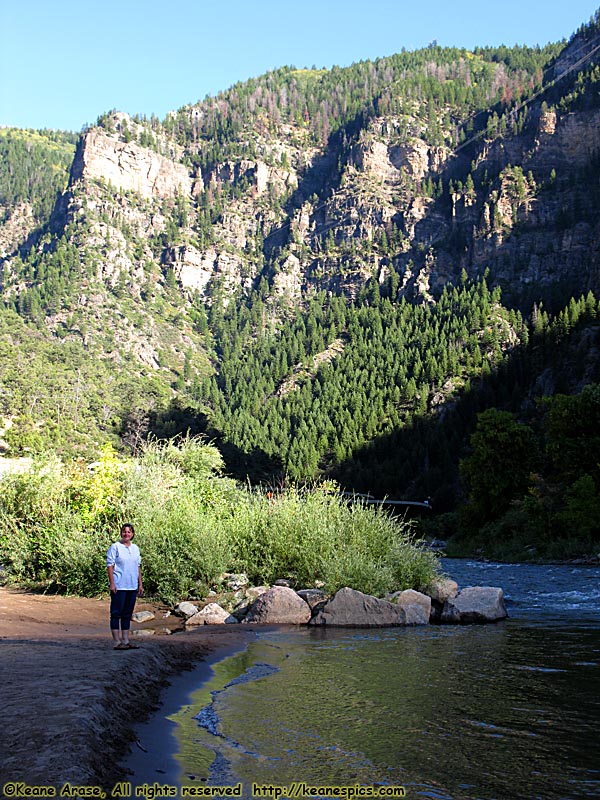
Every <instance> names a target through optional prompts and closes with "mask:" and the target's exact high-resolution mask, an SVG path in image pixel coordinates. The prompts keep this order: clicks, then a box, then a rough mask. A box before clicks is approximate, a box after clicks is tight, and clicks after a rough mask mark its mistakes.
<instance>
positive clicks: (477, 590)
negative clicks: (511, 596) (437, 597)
mask: <svg viewBox="0 0 600 800" xmlns="http://www.w3.org/2000/svg"><path fill="white" fill-rule="evenodd" d="M507 616H508V614H507V612H506V605H505V603H504V592H503V591H502V589H500V588H499V587H497V586H469V587H467V588H465V589H463V590H462V591H460V592H459V593H458V594H457V595H456V597H453V598H452V599H449V600H446V602H445V603H444V608H443V610H442V615H441V621H442V622H444V623H461V624H464V623H469V622H496V621H498V620H501V619H505V618H506V617H507Z"/></svg>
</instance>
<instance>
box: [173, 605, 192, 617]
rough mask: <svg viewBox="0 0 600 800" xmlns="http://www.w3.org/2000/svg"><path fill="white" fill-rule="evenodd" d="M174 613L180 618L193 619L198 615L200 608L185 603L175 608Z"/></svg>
mask: <svg viewBox="0 0 600 800" xmlns="http://www.w3.org/2000/svg"><path fill="white" fill-rule="evenodd" d="M173 613H174V614H177V616H178V617H186V618H187V617H193V616H194V614H197V613H198V606H195V605H194V604H193V603H188V602H187V601H184V602H183V603H178V604H177V605H176V606H175V609H174V611H173Z"/></svg>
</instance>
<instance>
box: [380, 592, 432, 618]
mask: <svg viewBox="0 0 600 800" xmlns="http://www.w3.org/2000/svg"><path fill="white" fill-rule="evenodd" d="M389 600H390V601H391V602H392V603H395V604H396V605H399V606H401V607H402V608H403V609H404V610H405V612H406V624H407V625H428V624H429V618H430V616H431V597H428V596H427V595H426V594H422V593H421V592H417V591H415V590H414V589H405V590H404V591H403V592H394V594H393V595H390V597H389Z"/></svg>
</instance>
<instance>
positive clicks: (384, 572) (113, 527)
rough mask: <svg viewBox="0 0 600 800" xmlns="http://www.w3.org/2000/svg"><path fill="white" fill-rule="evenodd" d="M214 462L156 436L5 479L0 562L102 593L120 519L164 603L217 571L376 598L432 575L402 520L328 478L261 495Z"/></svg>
mask: <svg viewBox="0 0 600 800" xmlns="http://www.w3.org/2000/svg"><path fill="white" fill-rule="evenodd" d="M221 467H222V462H221V460H220V455H219V454H218V451H216V449H215V448H214V447H212V446H211V445H209V444H206V442H204V441H202V440H200V439H184V440H181V441H180V442H179V443H178V445H177V446H174V445H173V443H169V444H166V445H162V444H159V443H156V442H155V443H153V444H151V445H150V446H149V447H148V448H147V449H146V451H145V452H144V453H143V454H142V455H141V457H140V458H138V459H135V460H129V461H119V460H118V459H116V457H115V454H114V453H113V452H112V451H109V450H105V451H103V454H102V457H101V459H100V460H99V461H98V462H97V463H96V464H95V465H94V469H93V470H92V471H90V470H89V469H86V468H84V467H82V466H81V465H77V464H70V465H67V466H65V465H62V464H60V463H59V462H56V461H54V462H50V461H49V462H40V463H39V464H36V466H35V467H34V468H33V469H32V470H31V471H29V472H27V473H25V474H23V475H18V476H12V477H6V478H4V480H3V481H2V493H1V495H0V562H1V563H2V564H3V565H4V567H5V570H7V572H8V574H9V576H10V577H11V578H12V579H13V580H14V581H16V582H19V583H34V582H35V583H43V584H45V585H46V586H48V587H54V588H57V589H59V590H62V591H66V592H71V593H77V594H81V595H97V594H99V593H102V592H104V591H107V577H106V567H105V556H106V550H107V548H108V546H109V544H110V543H111V542H112V541H115V540H117V539H118V535H119V534H118V532H119V528H120V526H121V524H122V523H123V522H125V521H127V522H131V523H132V524H133V525H134V526H135V527H136V531H137V533H136V543H137V544H138V545H139V546H140V550H141V553H142V569H143V574H144V584H145V588H146V591H147V593H148V594H150V595H153V596H156V597H159V598H161V599H162V600H165V601H167V602H170V603H172V602H175V601H177V600H181V599H184V598H186V597H190V596H192V597H198V596H204V595H205V594H206V592H207V590H208V589H209V588H211V587H215V588H216V587H217V586H218V585H219V580H220V575H221V574H222V573H223V572H225V571H239V572H245V573H247V575H248V577H249V578H250V580H251V581H252V582H253V583H255V584H261V583H263V584H271V583H273V581H275V580H276V579H277V578H291V579H292V580H293V582H294V585H296V586H304V587H309V586H314V585H315V584H316V583H317V582H322V583H323V584H324V586H325V587H326V589H327V590H328V591H330V592H334V591H336V590H337V589H339V588H341V587H342V586H351V587H353V588H355V589H359V590H361V591H364V592H367V593H370V594H377V595H382V594H385V593H386V592H388V591H392V590H396V589H404V588H408V587H415V588H416V587H419V586H424V585H426V584H427V583H429V582H430V581H431V579H432V577H433V575H434V574H435V573H436V572H437V560H436V558H435V556H434V555H433V554H431V553H430V552H428V551H426V550H423V549H422V548H421V547H419V545H418V543H415V542H414V541H413V539H412V532H411V529H410V526H409V525H408V524H406V523H404V522H397V521H395V520H393V519H392V518H391V517H390V516H389V515H387V514H386V513H385V512H383V511H382V510H374V509H372V508H368V507H366V506H364V505H361V504H360V503H350V502H348V501H347V500H345V499H342V498H341V497H340V496H339V494H338V493H337V490H336V489H335V487H334V486H332V485H331V484H325V485H321V486H315V487H313V488H311V489H302V490H301V489H296V488H291V489H289V490H287V491H286V492H285V493H282V494H280V495H277V496H276V497H275V498H269V497H267V496H266V495H264V494H262V493H261V492H258V491H254V490H252V489H251V488H249V487H239V486H236V485H235V484H234V483H233V481H231V480H229V479H227V478H222V477H219V475H218V474H217V473H218V472H219V471H220V469H221Z"/></svg>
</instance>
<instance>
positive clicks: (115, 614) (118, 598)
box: [110, 589, 126, 644]
mask: <svg viewBox="0 0 600 800" xmlns="http://www.w3.org/2000/svg"><path fill="white" fill-rule="evenodd" d="M125 594H126V592H124V591H123V590H122V589H120V590H117V591H116V592H115V593H114V594H112V593H111V595H110V632H111V633H112V637H113V641H114V642H115V643H116V644H119V643H120V642H121V630H120V628H121V617H122V615H123V604H124V602H125Z"/></svg>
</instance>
